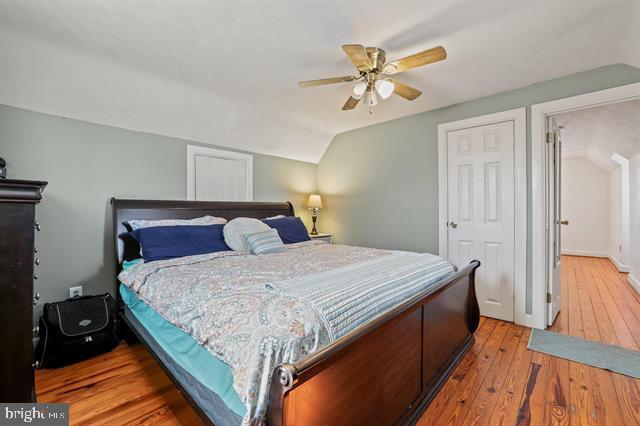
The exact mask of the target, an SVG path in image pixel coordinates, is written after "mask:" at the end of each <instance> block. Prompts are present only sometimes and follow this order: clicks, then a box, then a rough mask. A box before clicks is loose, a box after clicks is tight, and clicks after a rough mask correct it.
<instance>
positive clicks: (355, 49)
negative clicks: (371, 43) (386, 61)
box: [342, 44, 373, 71]
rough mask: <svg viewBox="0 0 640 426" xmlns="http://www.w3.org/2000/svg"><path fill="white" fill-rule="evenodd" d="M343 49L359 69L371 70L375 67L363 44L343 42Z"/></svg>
mask: <svg viewBox="0 0 640 426" xmlns="http://www.w3.org/2000/svg"><path fill="white" fill-rule="evenodd" d="M342 50H344V53H346V54H347V56H349V59H351V62H353V65H355V67H356V68H357V69H358V71H369V70H371V69H373V64H372V63H371V59H369V56H368V55H367V50H366V49H365V48H364V46H363V45H361V44H343V45H342Z"/></svg>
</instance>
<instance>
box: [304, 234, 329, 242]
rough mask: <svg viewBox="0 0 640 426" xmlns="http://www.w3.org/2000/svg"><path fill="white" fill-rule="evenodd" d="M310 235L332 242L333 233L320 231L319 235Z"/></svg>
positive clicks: (316, 238)
mask: <svg viewBox="0 0 640 426" xmlns="http://www.w3.org/2000/svg"><path fill="white" fill-rule="evenodd" d="M309 236H310V237H311V239H312V240H320V241H324V242H326V243H329V244H331V242H332V237H331V234H323V233H322V232H320V233H318V235H311V234H309Z"/></svg>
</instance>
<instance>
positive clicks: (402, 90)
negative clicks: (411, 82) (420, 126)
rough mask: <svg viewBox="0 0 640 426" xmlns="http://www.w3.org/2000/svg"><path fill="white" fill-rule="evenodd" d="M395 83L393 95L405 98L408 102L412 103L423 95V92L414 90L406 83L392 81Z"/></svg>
mask: <svg viewBox="0 0 640 426" xmlns="http://www.w3.org/2000/svg"><path fill="white" fill-rule="evenodd" d="M391 81H392V82H393V93H395V94H396V95H398V96H400V97H403V98H405V99H406V100H408V101H412V100H414V99H416V98H417V97H418V96H420V95H422V92H421V91H419V90H418V89H414V88H413V87H411V86H407V85H406V84H404V83H401V82H399V81H398V80H394V79H393V78H392V79H391Z"/></svg>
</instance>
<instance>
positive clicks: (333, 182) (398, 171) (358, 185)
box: [318, 65, 640, 306]
mask: <svg viewBox="0 0 640 426" xmlns="http://www.w3.org/2000/svg"><path fill="white" fill-rule="evenodd" d="M638 81H640V70H639V69H637V68H634V67H631V66H628V65H611V66H606V67H602V68H597V69H594V70H590V71H585V72H581V73H577V74H573V75H569V76H565V77H562V78H558V79H554V80H549V81H546V82H543V83H537V84H534V85H531V86H527V87H524V88H521V89H517V90H512V91H509V92H504V93H500V94H497V95H492V96H487V97H483V98H479V99H475V100H472V101H469V102H464V103H461V104H456V105H452V106H449V107H446V108H441V109H437V110H433V111H428V112H424V113H420V114H416V115H412V116H409V117H403V118H399V119H396V120H392V121H388V122H385V123H380V124H375V125H371V126H368V127H364V128H360V129H356V130H352V131H349V132H345V133H341V134H339V135H337V136H335V137H334V139H333V141H332V143H331V145H330V146H329V148H328V149H327V151H326V152H325V154H324V156H323V157H322V160H321V161H320V164H319V166H318V189H319V191H320V193H321V194H322V195H323V200H324V202H325V204H326V210H323V211H322V215H321V218H320V220H321V222H319V223H320V229H321V230H322V231H324V232H332V233H334V241H336V242H338V243H345V244H353V245H362V246H369V247H378V248H391V249H405V250H415V251H424V252H434V253H437V252H438V149H437V148H438V135H437V126H438V124H440V123H446V122H450V121H456V120H461V119H464V118H469V117H475V116H479V115H483V114H490V113H494V112H499V111H506V110H510V109H515V108H520V107H527V152H528V160H527V170H528V172H527V179H528V185H527V186H528V187H530V186H531V185H530V184H531V177H530V175H531V174H530V170H531V157H530V152H531V128H530V123H529V121H530V115H531V110H530V105H533V104H536V103H541V102H546V101H550V100H554V99H560V98H565V97H568V96H574V95H578V94H582V93H587V92H593V91H596V90H601V89H607V88H611V87H615V86H621V85H624V84H629V83H634V82H638ZM428 95H429V94H428V92H426V93H425V95H424V96H428ZM374 114H375V111H374ZM528 199H529V213H530V212H531V203H530V199H531V194H528ZM529 216H530V214H529ZM527 235H528V237H529V238H528V240H529V241H531V239H530V236H531V226H530V224H528V230H527ZM528 252H529V255H528V256H529V259H530V245H529V246H528ZM530 263H531V262H527V280H528V287H529V288H530V286H531V269H530ZM528 306H530V300H528Z"/></svg>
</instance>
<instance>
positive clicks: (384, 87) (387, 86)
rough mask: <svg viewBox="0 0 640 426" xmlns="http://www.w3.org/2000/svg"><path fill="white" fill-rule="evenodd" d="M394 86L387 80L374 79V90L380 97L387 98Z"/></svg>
mask: <svg viewBox="0 0 640 426" xmlns="http://www.w3.org/2000/svg"><path fill="white" fill-rule="evenodd" d="M394 88H395V86H394V85H393V82H391V81H389V80H378V81H376V91H377V92H378V94H379V95H380V97H381V98H382V99H387V98H388V97H389V96H391V94H392V93H393V89H394Z"/></svg>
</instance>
